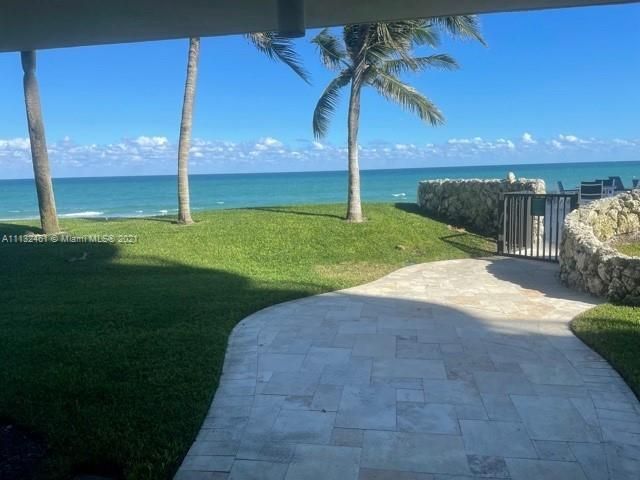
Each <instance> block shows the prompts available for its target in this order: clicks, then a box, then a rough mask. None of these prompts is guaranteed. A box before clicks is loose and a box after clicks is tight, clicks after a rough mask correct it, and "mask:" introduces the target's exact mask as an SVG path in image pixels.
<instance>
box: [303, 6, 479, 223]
mask: <svg viewBox="0 0 640 480" xmlns="http://www.w3.org/2000/svg"><path fill="white" fill-rule="evenodd" d="M441 30H444V31H445V32H448V33H450V34H451V35H454V36H459V37H467V38H473V39H476V40H478V41H480V42H482V43H484V40H483V39H482V36H481V34H480V30H479V25H478V19H477V17H476V16H473V15H465V16H455V17H439V18H428V19H421V20H407V21H400V22H386V23H370V24H359V25H346V26H345V27H344V28H343V30H342V39H341V40H340V39H338V38H337V37H335V36H334V35H332V34H331V32H330V31H329V30H328V29H326V28H325V29H324V30H322V31H321V32H320V33H319V34H318V35H317V36H316V37H315V38H314V39H313V40H312V42H313V43H314V44H315V45H316V47H317V49H318V51H319V53H320V58H321V60H322V62H323V64H324V65H325V66H326V67H327V68H329V69H331V70H334V71H336V72H338V75H337V76H336V77H335V78H334V79H333V80H332V81H331V82H330V83H329V85H328V86H327V87H326V88H325V90H324V92H323V93H322V95H321V96H320V99H319V100H318V104H317V105H316V108H315V111H314V112H313V132H314V135H315V137H316V138H317V139H321V138H323V137H324V136H325V135H326V134H327V131H328V128H329V121H330V117H331V114H332V113H333V112H334V111H335V109H336V107H337V102H338V98H339V94H340V90H341V89H342V88H344V87H346V86H350V93H349V110H348V120H347V123H348V138H347V142H348V152H349V190H348V201H347V204H348V206H347V221H350V222H356V223H359V222H362V220H363V218H362V205H361V202H360V169H359V166H358V128H359V123H360V94H361V92H362V88H363V87H366V86H369V87H373V88H374V89H375V90H376V91H377V92H378V93H379V94H380V95H382V96H383V97H384V98H386V99H387V100H389V101H392V102H394V103H397V104H399V105H400V106H402V107H403V108H405V109H407V110H409V111H411V112H413V113H415V114H417V115H418V116H419V117H420V119H422V120H424V121H426V122H428V123H430V124H431V125H441V124H442V123H443V122H444V117H443V115H442V112H440V110H439V109H438V107H436V106H435V105H434V104H433V103H432V102H431V101H430V100H429V99H428V98H426V97H425V96H424V95H422V94H421V93H420V92H418V91H417V90H416V89H415V88H413V87H411V86H410V85H407V84H406V83H404V82H403V81H402V80H401V79H400V78H399V75H401V74H404V73H407V72H418V71H420V70H424V69H426V68H430V67H432V68H444V69H455V68H457V67H458V65H457V63H456V61H455V60H454V59H453V58H451V57H450V56H449V55H445V54H436V55H429V56H424V57H416V56H414V55H413V49H414V48H415V47H417V46H421V45H427V46H430V47H436V46H437V45H438V44H439V33H440V31H441Z"/></svg>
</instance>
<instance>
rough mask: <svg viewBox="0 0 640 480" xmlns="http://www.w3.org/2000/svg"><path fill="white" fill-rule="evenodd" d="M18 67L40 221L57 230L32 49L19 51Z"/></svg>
mask: <svg viewBox="0 0 640 480" xmlns="http://www.w3.org/2000/svg"><path fill="white" fill-rule="evenodd" d="M21 60H22V70H23V71H24V81H23V83H24V102H25V107H26V110H27V124H28V126H29V140H30V141H31V159H32V163H33V175H34V178H35V181H36V193H37V195H38V209H39V211H40V224H41V225H42V231H43V232H44V233H46V234H50V233H58V232H59V231H60V227H59V225H58V216H57V214H56V201H55V198H54V196H53V184H52V182H51V171H50V169H49V155H48V153H47V142H46V137H45V133H44V121H43V120H42V109H41V106H40V92H39V89H38V80H37V78H36V52H33V51H29V52H22V53H21Z"/></svg>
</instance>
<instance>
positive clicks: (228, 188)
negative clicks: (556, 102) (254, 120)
mask: <svg viewBox="0 0 640 480" xmlns="http://www.w3.org/2000/svg"><path fill="white" fill-rule="evenodd" d="M509 171H513V172H514V173H515V174H516V176H518V177H525V178H542V179H544V180H545V182H546V184H547V191H554V190H556V188H557V187H556V185H557V181H558V180H560V181H562V182H563V183H564V186H565V188H573V187H575V186H576V185H578V184H579V183H580V181H586V180H594V179H596V178H607V177H608V176H610V175H619V176H620V177H621V178H622V180H623V182H624V184H625V186H626V187H628V188H629V187H631V183H632V182H631V180H632V179H634V178H640V161H637V162H592V163H565V164H529V165H499V166H468V167H438V168H412V169H395V170H364V171H363V172H362V197H363V200H364V201H369V202H415V200H416V190H417V185H418V181H420V180H426V179H436V178H505V177H506V175H507V172H509ZM53 183H54V191H55V196H56V203H57V207H58V214H59V215H60V217H62V218H65V217H67V218H68V217H144V216H156V215H167V214H174V213H175V212H176V211H177V208H176V206H177V205H176V204H177V199H176V188H177V187H176V178H175V176H170V175H168V176H135V177H100V178H58V179H54V181H53ZM190 186H191V205H192V210H193V212H194V213H197V211H198V210H213V209H223V208H239V207H260V206H274V205H291V204H298V205H300V204H313V203H337V202H345V201H346V194H347V173H346V172H344V171H340V172H301V173H255V174H224V175H192V176H191V182H190ZM37 216H38V204H37V199H36V192H35V187H34V183H33V180H32V179H24V180H0V220H3V221H7V220H17V219H27V218H37Z"/></svg>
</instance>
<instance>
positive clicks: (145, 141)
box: [65, 136, 169, 147]
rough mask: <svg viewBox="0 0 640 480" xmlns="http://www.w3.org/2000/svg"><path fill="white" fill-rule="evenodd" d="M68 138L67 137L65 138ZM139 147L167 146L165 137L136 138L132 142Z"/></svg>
mask: <svg viewBox="0 0 640 480" xmlns="http://www.w3.org/2000/svg"><path fill="white" fill-rule="evenodd" d="M65 138H67V139H68V138H69V137H65ZM134 143H137V144H138V145H140V146H141V147H163V146H167V145H169V139H168V138H167V137H144V136H143V137H138V138H136V139H135V140H134Z"/></svg>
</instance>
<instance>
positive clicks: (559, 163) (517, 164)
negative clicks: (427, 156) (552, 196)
mask: <svg viewBox="0 0 640 480" xmlns="http://www.w3.org/2000/svg"><path fill="white" fill-rule="evenodd" d="M592 163H640V159H638V160H590V161H584V162H542V163H529V162H527V163H497V164H488V165H485V164H483V165H477V164H468V165H450V166H442V165H440V166H431V167H426V166H425V167H398V168H362V169H360V171H361V172H383V171H392V170H438V169H449V168H469V167H474V168H483V167H484V168H491V167H522V166H533V165H588V164H592ZM346 172H347V169H346V168H345V169H342V170H284V171H277V172H227V173H190V174H189V177H205V176H232V175H283V174H290V173H300V174H304V173H346ZM177 176H178V175H177V173H175V174H173V173H159V174H149V175H98V176H79V177H71V176H59V177H55V176H54V177H52V180H74V179H98V178H150V177H177ZM33 179H34V177H21V178H0V182H8V181H22V180H33Z"/></svg>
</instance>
